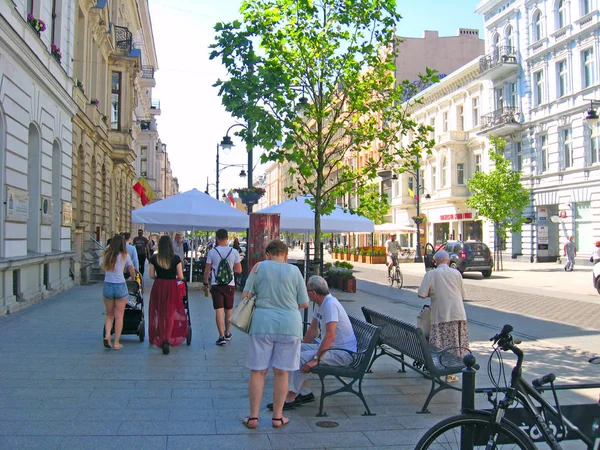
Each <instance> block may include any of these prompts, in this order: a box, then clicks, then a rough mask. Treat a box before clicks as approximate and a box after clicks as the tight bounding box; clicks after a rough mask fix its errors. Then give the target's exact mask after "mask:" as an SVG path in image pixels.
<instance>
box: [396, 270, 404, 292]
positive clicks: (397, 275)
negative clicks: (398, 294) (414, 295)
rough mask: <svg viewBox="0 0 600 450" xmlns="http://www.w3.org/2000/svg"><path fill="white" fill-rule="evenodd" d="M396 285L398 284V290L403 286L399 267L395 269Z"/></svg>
mask: <svg viewBox="0 0 600 450" xmlns="http://www.w3.org/2000/svg"><path fill="white" fill-rule="evenodd" d="M396 283H398V289H402V286H403V285H404V277H403V276H402V271H401V270H400V267H396Z"/></svg>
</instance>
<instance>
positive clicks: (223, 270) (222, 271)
mask: <svg viewBox="0 0 600 450" xmlns="http://www.w3.org/2000/svg"><path fill="white" fill-rule="evenodd" d="M215 251H216V252H217V253H218V254H219V257H220V258H221V261H219V266H218V267H217V275H216V277H215V283H216V284H217V285H218V286H227V285H228V284H229V283H230V282H231V280H233V271H232V270H231V266H230V265H229V261H227V258H228V257H229V255H231V252H232V251H233V249H231V250H229V253H227V256H226V257H225V258H223V256H221V253H219V250H217V249H216V248H215Z"/></svg>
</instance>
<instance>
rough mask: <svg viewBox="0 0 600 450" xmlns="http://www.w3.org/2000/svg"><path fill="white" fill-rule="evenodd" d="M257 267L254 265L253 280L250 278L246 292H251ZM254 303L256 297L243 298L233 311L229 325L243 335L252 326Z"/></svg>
mask: <svg viewBox="0 0 600 450" xmlns="http://www.w3.org/2000/svg"><path fill="white" fill-rule="evenodd" d="M259 265H260V263H258V264H257V265H256V270H255V273H254V278H252V284H251V285H250V288H249V289H248V292H251V291H252V287H253V286H254V280H255V279H256V275H257V274H258V266H259ZM255 303H256V295H251V296H250V297H246V298H243V299H242V301H241V302H240V303H239V304H238V305H237V306H236V307H235V308H234V309H233V312H232V313H231V318H230V319H229V323H230V324H231V325H233V326H234V327H236V328H238V329H239V330H241V331H243V332H244V333H248V332H249V331H250V325H252V317H253V316H254V308H255V307H256V305H255Z"/></svg>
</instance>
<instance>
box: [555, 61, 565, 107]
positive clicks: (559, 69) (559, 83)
mask: <svg viewBox="0 0 600 450" xmlns="http://www.w3.org/2000/svg"><path fill="white" fill-rule="evenodd" d="M556 76H557V79H556V97H557V98H560V97H564V96H565V95H567V61H566V60H563V61H559V62H557V63H556Z"/></svg>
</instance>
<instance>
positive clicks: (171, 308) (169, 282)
mask: <svg viewBox="0 0 600 450" xmlns="http://www.w3.org/2000/svg"><path fill="white" fill-rule="evenodd" d="M150 278H152V279H153V280H154V284H153V285H152V292H151V293H150V305H149V306H148V335H149V337H150V343H151V344H154V345H156V346H157V347H161V348H162V351H163V353H164V354H165V355H167V354H168V353H169V346H170V345H173V346H177V345H180V344H181V343H182V342H183V341H185V339H186V337H187V327H188V323H187V317H186V314H185V309H184V307H183V299H182V297H181V294H180V293H179V289H178V287H177V280H183V267H182V262H181V259H180V258H179V256H177V255H176V254H175V252H174V250H173V243H172V242H171V238H170V237H169V236H168V235H164V236H161V238H160V240H159V241H158V252H156V253H155V254H154V255H152V257H151V258H150Z"/></svg>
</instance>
